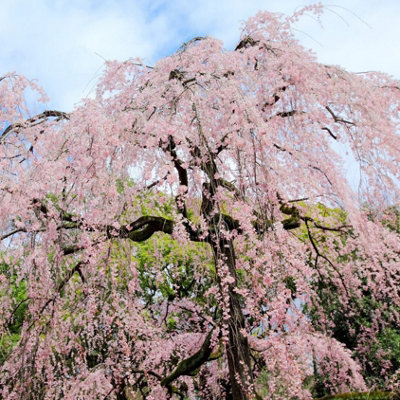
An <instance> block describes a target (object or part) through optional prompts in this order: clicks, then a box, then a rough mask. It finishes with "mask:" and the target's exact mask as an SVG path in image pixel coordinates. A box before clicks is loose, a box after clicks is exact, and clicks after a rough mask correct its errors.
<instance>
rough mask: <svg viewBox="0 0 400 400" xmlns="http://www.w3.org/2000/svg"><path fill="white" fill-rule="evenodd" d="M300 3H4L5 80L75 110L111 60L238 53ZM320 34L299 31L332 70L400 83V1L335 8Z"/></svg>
mask: <svg viewBox="0 0 400 400" xmlns="http://www.w3.org/2000/svg"><path fill="white" fill-rule="evenodd" d="M309 3H310V2H304V1H299V0H279V1H276V0H247V1H245V0H213V1H212V0H170V1H164V0H153V1H145V0H0V48H1V54H0V75H1V74H3V73H5V72H9V71H17V72H18V73H20V74H23V75H26V76H27V77H28V78H31V79H37V80H38V82H39V84H41V85H42V87H44V89H45V90H46V92H47V93H48V94H49V96H50V99H51V101H50V103H49V104H48V107H49V108H57V109H61V110H65V111H70V110H71V109H72V108H73V106H74V104H77V103H78V102H79V100H80V99H81V98H82V97H85V96H88V95H90V93H91V92H93V89H94V87H95V83H96V80H97V78H98V76H99V74H100V73H101V69H102V66H103V63H104V60H105V59H118V60H125V59H127V58H130V57H141V58H142V59H144V60H145V61H146V62H147V63H150V64H151V63H154V62H155V61H156V60H157V59H159V58H161V57H163V56H166V55H168V54H170V53H171V52H173V51H175V50H176V49H177V48H178V47H179V46H180V45H181V44H182V43H183V42H185V41H187V40H189V39H190V38H192V37H194V36H199V35H205V34H209V35H211V36H214V37H217V38H219V39H221V40H223V42H224V44H225V47H226V48H232V47H233V46H234V45H235V43H236V42H237V39H238V37H239V33H240V26H241V23H242V22H243V21H244V20H246V18H248V17H250V16H252V15H254V14H255V13H256V11H257V10H259V9H267V10H270V11H275V12H282V13H286V14H290V13H292V12H293V11H294V10H295V9H296V8H298V7H301V6H304V5H305V4H309ZM323 4H324V5H325V6H326V13H325V15H324V17H323V19H322V21H323V26H324V27H323V28H321V27H320V26H319V25H318V24H317V23H316V22H315V21H314V20H313V19H312V18H307V17H306V18H305V19H304V20H303V21H301V22H300V23H299V24H298V26H297V36H298V38H299V39H300V40H301V42H302V43H303V44H304V45H305V46H307V47H310V48H312V49H313V50H314V51H315V52H316V53H317V55H318V57H319V59H320V60H321V61H322V62H324V63H330V64H339V65H342V66H343V67H345V68H347V69H349V70H351V71H366V70H380V71H384V72H388V73H390V74H392V75H394V76H395V77H396V78H400V45H399V43H398V41H399V39H400V18H399V15H400V1H399V0H380V1H378V0H329V1H323Z"/></svg>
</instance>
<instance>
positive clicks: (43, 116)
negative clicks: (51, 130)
mask: <svg viewBox="0 0 400 400" xmlns="http://www.w3.org/2000/svg"><path fill="white" fill-rule="evenodd" d="M49 118H55V121H61V120H63V119H65V120H68V119H69V114H68V113H66V112H62V111H56V110H47V111H43V112H42V113H40V114H37V115H35V116H34V117H32V118H29V119H27V120H26V121H23V122H15V123H14V124H11V125H9V126H8V127H7V128H6V129H5V130H4V132H3V133H2V135H1V136H0V143H2V142H4V140H5V139H6V137H7V136H8V134H9V133H10V132H13V131H19V130H20V129H23V128H30V127H33V126H36V125H39V124H42V123H43V122H46V121H47V120H48V119H49Z"/></svg>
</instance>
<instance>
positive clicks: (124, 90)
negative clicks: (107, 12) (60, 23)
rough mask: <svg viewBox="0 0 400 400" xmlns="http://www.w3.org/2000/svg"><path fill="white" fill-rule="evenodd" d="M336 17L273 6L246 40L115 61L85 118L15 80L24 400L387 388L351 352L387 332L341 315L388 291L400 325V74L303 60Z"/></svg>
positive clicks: (9, 143) (7, 248) (10, 88)
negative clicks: (351, 324)
mask: <svg viewBox="0 0 400 400" xmlns="http://www.w3.org/2000/svg"><path fill="white" fill-rule="evenodd" d="M321 10H322V9H321V7H320V6H311V7H307V8H305V9H303V10H302V11H301V12H299V13H296V14H295V15H294V16H292V17H283V16H277V15H274V14H270V13H267V12H260V13H259V14H257V16H255V17H254V18H252V19H250V20H249V21H248V22H247V23H246V24H245V26H244V29H243V32H242V36H241V39H240V42H239V44H238V45H237V47H236V48H235V50H233V51H228V50H224V49H223V48H222V45H221V43H220V42H219V41H217V40H215V39H213V38H208V37H207V38H196V39H194V40H193V41H191V42H189V43H187V44H185V45H184V46H182V48H181V49H180V50H178V52H177V53H175V54H173V55H172V56H170V57H167V58H165V59H163V60H160V61H159V62H158V63H157V64H156V65H155V66H154V67H148V66H144V65H143V64H141V62H140V61H138V60H128V61H126V62H123V63H120V62H115V61H113V62H108V63H107V65H106V70H105V73H104V76H103V77H102V79H101V80H100V82H99V84H98V87H97V91H96V96H95V98H94V99H85V100H84V101H83V102H82V104H81V106H79V107H77V108H76V109H75V111H74V112H73V113H71V114H65V113H62V112H58V111H45V112H43V113H41V114H39V115H37V116H34V117H31V118H27V116H26V115H27V113H28V110H27V108H26V106H24V104H25V103H24V101H23V91H24V89H25V88H26V87H27V86H29V85H30V83H29V82H28V81H26V80H24V79H23V78H21V77H18V76H12V75H7V76H5V77H4V78H3V80H2V81H1V82H0V84H1V86H0V96H1V99H2V100H1V101H2V104H3V107H2V109H1V110H0V112H1V118H0V121H4V122H3V133H2V136H1V138H0V146H1V150H0V151H1V158H0V163H1V170H2V177H1V183H0V184H1V199H0V207H1V213H0V215H1V228H2V231H3V234H2V243H3V244H2V246H3V249H2V250H3V252H2V257H3V264H2V274H1V276H0V283H1V287H0V293H1V303H2V304H1V313H2V314H1V321H2V325H1V334H2V335H3V337H4V338H5V340H6V341H7V340H8V339H7V338H10V335H11V334H13V333H14V332H15V331H17V332H18V335H19V336H18V337H19V340H18V343H17V344H15V340H14V341H13V340H12V339H10V340H8V341H7V343H8V344H7V346H8V350H7V349H6V351H3V352H2V360H3V362H2V366H1V370H0V387H1V388H2V389H1V390H2V392H1V393H2V397H3V398H5V399H16V398H18V399H47V398H48V399H50V398H60V399H61V398H63V399H81V398H82V399H91V398H93V399H97V398H114V399H124V398H127V397H129V396H131V395H132V393H135V394H140V395H141V396H142V397H143V398H147V399H164V398H186V397H189V398H195V397H196V396H197V397H202V398H224V397H225V398H227V399H234V400H238V399H250V398H262V397H265V398H271V399H272V398H273V399H288V398H291V399H306V398H310V397H311V394H310V390H311V391H312V388H310V387H309V386H307V382H308V381H309V379H310V377H312V376H314V375H316V376H323V377H324V379H323V384H324V390H325V391H326V392H327V393H329V392H333V393H335V392H340V391H345V390H349V389H354V390H365V389H367V385H366V382H365V380H364V378H363V372H364V371H363V368H364V367H365V365H363V358H362V357H361V356H359V357H358V358H354V357H352V350H356V351H357V354H358V355H361V354H362V351H363V348H364V347H365V346H369V343H370V341H366V342H360V343H357V345H356V348H355V347H354V345H353V344H352V343H351V342H350V341H349V340H347V337H346V338H344V337H342V336H340V335H339V334H338V333H337V320H335V317H336V314H335V313H332V312H331V311H330V308H329V307H328V306H329V305H334V304H335V302H337V303H338V304H340V305H341V306H343V307H345V308H344V310H345V311H346V312H347V313H352V312H356V311H357V304H358V303H357V302H356V303H354V299H358V301H359V302H362V301H363V300H362V299H363V298H365V294H366V292H367V298H368V299H370V300H368V301H371V302H374V301H378V302H380V304H390V309H389V308H388V309H387V310H390V312H391V313H393V314H392V315H391V317H390V318H389V320H390V324H391V325H390V326H391V327H395V329H397V328H398V314H397V313H394V312H393V310H396V309H398V306H399V293H398V287H399V264H398V253H399V250H400V249H399V246H400V241H399V238H398V233H397V232H395V231H394V230H392V229H390V227H389V225H388V223H387V221H386V222H385V223H383V222H382V221H383V219H382V218H380V217H379V216H380V213H381V212H382V210H384V209H386V208H387V206H388V205H393V204H397V200H398V195H399V193H398V191H399V187H398V179H399V171H400V169H399V159H400V158H399V149H400V139H399V135H398V130H399V110H400V102H399V100H400V96H399V83H398V82H397V81H394V80H393V79H391V78H390V77H388V76H386V75H384V74H380V73H365V74H352V73H349V72H347V71H344V70H343V69H341V68H339V67H337V66H327V65H322V64H320V63H318V62H317V61H316V59H315V57H314V56H313V55H312V54H311V53H310V52H308V51H306V50H304V49H303V48H302V47H301V46H300V45H299V44H298V42H297V41H296V40H295V38H294V36H293V34H292V31H291V24H292V23H293V22H295V21H296V20H297V19H298V18H299V17H300V16H301V15H302V14H303V13H305V12H313V13H314V14H315V15H316V16H318V15H319V14H320V13H321ZM33 89H34V90H37V88H36V87H33ZM342 150H346V151H347V152H348V153H349V154H352V156H353V157H354V160H355V161H354V163H355V165H357V168H358V169H359V173H360V184H359V187H358V188H357V191H355V190H354V188H353V187H352V186H350V185H349V184H348V181H347V179H346V172H345V171H344V170H343V167H342V163H343V159H342V157H341V156H340V153H341V151H342ZM171 199H172V201H171ZM300 200H302V202H300ZM317 203H319V204H321V203H322V204H324V206H325V207H330V208H333V207H335V208H339V209H340V210H341V211H340V212H341V213H343V215H345V219H343V221H340V219H339V220H338V218H337V215H332V213H329V212H327V213H318V214H317V215H315V213H314V214H313V213H312V212H310V208H311V209H312V207H313V206H314V207H315V205H316V204H317ZM365 205H367V206H368V209H369V210H373V212H374V213H375V214H376V215H377V216H378V218H374V219H371V218H370V215H369V213H367V212H365ZM392 218H393V217H389V222H390V221H392ZM16 288H17V291H16ZM329 288H331V290H329ZM333 289H334V290H335V292H334V297H329V296H332V293H333V292H332V290H333ZM327 296H328V297H327ZM321 299H322V300H324V301H325V299H327V300H326V303H323V302H322V303H321V302H320V300H321ZM319 302H320V303H319ZM327 305H328V306H327ZM21 307H23V309H22V308H21ZM375 309H376V308H375ZM387 321H388V319H387V318H386V317H385V318H382V317H381V316H379V315H376V316H374V318H373V323H378V324H386V323H387ZM312 322H314V326H313V323H312ZM315 326H316V327H317V329H315ZM374 328H375V326H374V325H371V326H370V327H366V328H365V329H364V330H363V332H364V334H363V335H361V336H360V335H358V336H357V337H358V338H366V337H368V338H374V337H375V336H376V331H375V329H374ZM350 335H352V332H350ZM353 336H354V335H353ZM11 349H12V350H11ZM385 371H386V370H385V368H383V373H385Z"/></svg>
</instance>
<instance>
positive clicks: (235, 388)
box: [212, 240, 256, 400]
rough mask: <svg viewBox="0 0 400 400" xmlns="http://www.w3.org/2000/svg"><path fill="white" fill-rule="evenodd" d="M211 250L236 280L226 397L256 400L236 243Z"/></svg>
mask: <svg viewBox="0 0 400 400" xmlns="http://www.w3.org/2000/svg"><path fill="white" fill-rule="evenodd" d="M212 247H213V251H214V256H215V259H216V261H218V260H222V261H223V262H224V263H226V265H227V266H228V271H229V274H230V275H231V277H233V278H234V283H232V284H229V286H228V296H229V319H228V321H227V325H228V335H229V337H228V338H229V341H228V343H227V345H226V354H227V359H228V369H229V381H230V386H231V393H230V394H228V393H227V397H226V399H232V400H247V399H253V398H255V397H256V394H255V391H254V377H253V371H252V366H251V358H250V346H249V342H248V340H247V337H245V336H244V335H243V334H242V329H245V327H246V323H245V318H244V315H243V312H242V307H241V305H240V298H239V295H238V294H237V293H236V292H235V290H234V289H235V287H236V286H237V274H236V259H235V252H234V248H233V241H232V240H220V242H219V243H218V245H217V244H216V243H214V244H213V246H212ZM218 279H219V284H220V285H221V287H222V285H223V283H222V282H221V277H220V276H219V277H218Z"/></svg>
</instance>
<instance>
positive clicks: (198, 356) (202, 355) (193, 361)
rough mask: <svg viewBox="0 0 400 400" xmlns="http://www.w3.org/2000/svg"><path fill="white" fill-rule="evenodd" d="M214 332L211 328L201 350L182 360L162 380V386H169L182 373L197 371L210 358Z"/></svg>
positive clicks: (190, 373)
mask: <svg viewBox="0 0 400 400" xmlns="http://www.w3.org/2000/svg"><path fill="white" fill-rule="evenodd" d="M212 334H213V330H211V331H210V332H209V333H208V334H207V336H206V338H205V340H204V342H203V344H202V345H201V347H200V350H198V351H197V352H196V353H195V354H193V355H192V356H190V357H188V358H186V359H184V360H182V361H181V362H180V363H179V364H178V365H177V367H176V368H175V369H174V370H173V371H172V372H171V374H169V375H168V376H166V377H165V378H164V379H163V380H162V381H161V385H162V386H164V387H166V386H168V385H169V384H170V383H171V382H172V381H174V380H175V379H177V378H179V377H180V376H182V375H192V374H193V372H194V371H196V370H197V369H198V368H200V367H201V366H202V365H203V364H204V363H205V362H207V361H208V360H209V359H210V356H211V353H212V345H211V338H212Z"/></svg>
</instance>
